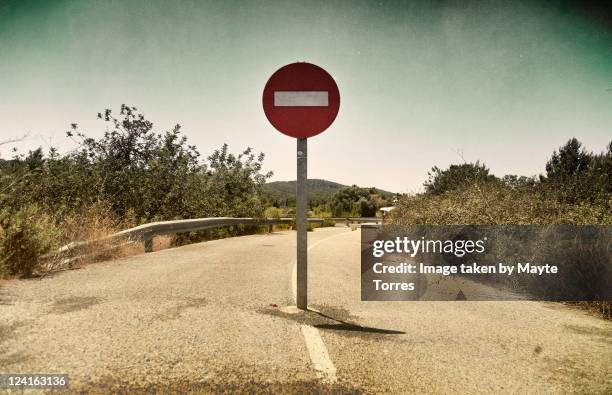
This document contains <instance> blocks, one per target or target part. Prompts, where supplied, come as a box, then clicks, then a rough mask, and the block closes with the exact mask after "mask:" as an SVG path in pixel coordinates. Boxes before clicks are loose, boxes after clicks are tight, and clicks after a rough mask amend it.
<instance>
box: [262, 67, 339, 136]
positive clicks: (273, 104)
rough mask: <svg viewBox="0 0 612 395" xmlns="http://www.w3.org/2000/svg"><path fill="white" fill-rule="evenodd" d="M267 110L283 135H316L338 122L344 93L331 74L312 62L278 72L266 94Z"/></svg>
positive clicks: (271, 121) (264, 102) (274, 124)
mask: <svg viewBox="0 0 612 395" xmlns="http://www.w3.org/2000/svg"><path fill="white" fill-rule="evenodd" d="M263 108H264V112H265V113H266V117H267V118H268V120H269V121H270V123H271V124H272V125H273V126H274V127H275V128H276V129H278V131H280V132H281V133H284V134H286V135H287V136H291V137H296V138H307V137H312V136H316V135H317V134H319V133H321V132H322V131H324V130H325V129H327V128H328V127H329V126H330V125H331V124H332V123H333V122H334V119H336V115H338V110H339V109H340V92H339V91H338V85H336V81H334V79H333V78H332V76H331V75H329V73H328V72H327V71H325V70H323V69H322V68H320V67H319V66H316V65H314V64H311V63H305V62H299V63H291V64H288V65H286V66H283V67H281V68H280V69H278V70H277V71H276V72H275V73H274V74H272V77H270V79H269V80H268V83H267V84H266V87H265V88H264V91H263Z"/></svg>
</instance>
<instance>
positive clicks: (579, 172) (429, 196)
mask: <svg viewBox="0 0 612 395" xmlns="http://www.w3.org/2000/svg"><path fill="white" fill-rule="evenodd" d="M424 187H425V192H423V193H419V194H414V195H405V196H402V197H401V198H400V199H399V201H398V203H397V205H396V209H395V210H394V211H392V213H391V216H390V221H392V222H393V223H397V224H440V225H444V224H542V225H546V224H577V225H584V224H605V225H612V142H611V143H610V144H609V145H608V146H607V147H606V149H605V151H604V152H601V153H593V152H588V151H586V150H585V149H584V148H583V147H582V144H581V143H580V142H579V141H578V140H577V139H575V138H573V139H570V140H569V141H568V142H567V143H566V144H565V145H563V146H562V147H560V148H559V149H558V150H557V151H554V152H553V154H552V156H551V157H550V158H549V160H548V161H547V162H546V164H545V167H544V174H542V175H540V176H533V177H525V176H517V175H506V176H503V177H497V176H494V175H493V174H491V173H490V171H489V169H488V168H487V167H486V166H485V165H484V164H482V163H480V162H475V163H462V164H456V165H451V166H450V167H449V168H447V169H444V170H442V169H440V168H438V167H434V168H432V170H431V171H430V173H429V178H428V180H427V181H426V182H425V183H424ZM581 305H583V306H586V307H587V308H589V309H593V310H595V311H597V312H598V313H600V314H601V315H602V316H604V317H606V318H612V304H611V302H610V301H601V302H595V303H581Z"/></svg>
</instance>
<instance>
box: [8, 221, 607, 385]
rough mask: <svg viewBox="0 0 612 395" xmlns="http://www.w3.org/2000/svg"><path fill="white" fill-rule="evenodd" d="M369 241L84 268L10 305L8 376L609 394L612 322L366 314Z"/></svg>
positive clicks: (236, 248)
mask: <svg viewBox="0 0 612 395" xmlns="http://www.w3.org/2000/svg"><path fill="white" fill-rule="evenodd" d="M359 236H360V234H359V231H358V230H357V231H351V230H350V229H347V228H339V227H338V228H323V229H317V230H316V231H315V232H312V233H310V234H309V244H310V251H309V286H310V292H309V302H310V304H311V306H312V307H313V308H314V310H316V311H312V312H307V313H303V312H296V310H295V309H294V308H291V307H289V306H291V305H293V304H294V303H293V297H292V292H293V291H292V281H291V277H292V272H293V266H294V261H293V259H294V252H295V233H293V232H278V233H274V234H268V235H254V236H245V237H237V238H231V239H224V240H217V241H211V242H206V243H200V244H193V245H189V246H185V247H180V248H174V249H168V250H163V251H159V252H155V253H151V254H146V255H145V254H143V255H139V256H135V257H130V258H125V259H121V260H116V261H113V262H106V263H99V264H93V265H89V266H87V267H85V268H83V269H80V270H75V271H70V272H63V273H58V274H56V275H53V276H50V277H47V278H44V279H43V280H36V279H34V280H26V281H14V282H11V283H9V284H8V285H6V286H5V287H4V288H2V289H1V290H0V291H1V294H0V372H11V373H24V372H34V373H46V372H55V373H68V374H69V375H70V380H71V387H70V388H71V390H73V391H74V390H76V391H78V390H88V392H99V393H106V392H108V391H120V390H121V391H123V392H133V391H137V390H141V391H147V392H151V391H168V390H169V391H189V390H191V391H198V392H231V393H235V392H245V393H252V392H278V393H320V392H326V391H327V390H329V391H333V392H338V393H344V392H350V393H353V392H365V393H413V392H416V393H423V392H427V393H449V392H456V393H487V394H488V393H517V392H519V393H558V392H580V393H606V392H607V393H610V392H612V323H611V322H607V321H604V320H601V319H599V318H597V317H593V316H590V315H589V314H587V313H585V312H583V311H580V310H576V309H572V308H568V307H565V306H562V305H559V304H553V303H538V302H361V301H360V300H359V299H360V289H359V287H360V281H359V274H360V268H359V257H360V256H359V244H360V243H359Z"/></svg>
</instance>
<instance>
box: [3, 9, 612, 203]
mask: <svg viewBox="0 0 612 395" xmlns="http://www.w3.org/2000/svg"><path fill="white" fill-rule="evenodd" d="M542 4H544V2H529V1H522V2H513V3H511V2H506V1H491V2H469V1H465V2H460V1H450V2H446V1H423V2H386V1H337V2H336V1H333V2H329V1H256V2H237V1H236V2H233V1H217V2H213V1H208V2H206V1H188V0H185V1H176V2H171V1H123V0H121V1H119V0H115V1H110V0H109V1H81V0H72V1H65V0H64V1H51V0H49V1H28V0H22V1H3V0H0V120H1V123H0V141H1V140H4V139H7V138H10V137H16V136H19V135H22V134H24V133H27V134H28V135H29V137H28V139H27V140H26V141H24V142H22V143H19V144H13V145H10V147H9V146H3V147H0V155H1V156H2V157H3V158H5V159H6V158H8V157H10V156H11V152H10V148H11V147H13V146H16V147H17V148H19V150H20V151H21V152H27V150H28V149H32V148H36V147H37V146H41V145H42V146H43V147H44V148H46V147H48V146H49V145H52V146H57V147H59V148H60V151H67V150H69V149H71V148H72V147H73V143H72V142H71V141H70V140H68V139H67V138H65V133H64V132H65V131H66V130H67V129H68V128H69V125H70V123H72V122H76V123H78V124H79V125H80V127H81V130H82V131H84V132H86V133H87V134H89V135H91V136H100V135H101V134H102V133H103V132H104V124H103V123H102V122H101V121H98V120H97V119H96V114H97V112H99V111H102V110H103V109H105V108H111V109H113V110H115V111H116V112H117V111H118V109H119V107H120V105H121V104H122V103H126V104H128V105H133V106H136V107H137V108H138V109H139V110H142V111H143V112H144V114H145V115H146V116H147V118H148V119H150V120H151V121H153V122H154V123H155V127H156V129H157V130H159V131H163V130H166V129H169V128H171V127H172V126H173V125H174V124H175V123H180V124H181V125H182V126H183V132H184V133H185V135H187V137H188V138H189V141H190V142H191V143H192V144H195V145H196V146H197V147H198V149H199V150H200V152H202V153H203V154H204V155H208V154H209V153H211V152H212V151H213V150H214V149H216V148H218V147H220V146H221V145H222V144H223V143H228V144H229V145H230V150H232V151H234V152H238V151H240V150H242V149H244V148H245V147H247V146H250V147H253V148H254V149H255V150H256V151H263V152H265V154H266V160H265V168H266V169H267V170H273V171H274V173H275V175H274V178H273V180H290V179H295V140H294V139H292V138H289V137H287V136H284V135H282V134H280V133H279V132H277V131H276V130H274V128H273V127H272V126H271V125H270V124H269V123H268V122H267V120H266V118H265V115H264V113H263V110H262V107H261V93H262V90H263V87H264V85H265V83H266V80H267V79H268V77H269V76H270V75H271V74H272V73H273V72H274V71H275V70H277V69H278V68H279V67H281V66H283V65H285V64H287V63H292V62H295V61H308V62H311V63H315V64H317V65H319V66H321V67H323V68H325V69H326V70H327V71H328V72H329V73H330V74H331V75H332V76H333V77H334V78H335V80H336V82H337V83H338V86H339V88H340V95H341V106H340V113H339V115H338V118H337V119H336V122H335V123H334V124H333V125H332V126H331V128H330V129H328V130H327V131H326V132H324V133H323V134H321V135H319V136H316V137H314V138H312V139H310V140H309V155H308V156H309V178H325V179H328V180H332V181H337V182H340V183H344V184H358V185H361V186H377V187H380V188H383V189H386V190H390V191H394V192H413V191H417V190H419V188H420V186H421V184H422V183H423V181H424V180H425V178H426V176H427V171H428V169H429V168H431V167H432V166H433V165H437V166H439V167H446V166H448V165H449V164H451V163H457V162H460V161H461V158H460V157H459V155H458V154H457V151H460V152H462V153H463V157H464V158H465V159H466V160H467V161H475V160H481V161H483V162H484V163H486V164H487V166H489V167H490V168H491V170H492V171H493V173H495V174H496V175H499V176H501V175H504V174H509V173H511V174H521V175H534V174H539V173H541V172H542V171H543V170H544V164H545V162H546V159H547V158H548V157H549V156H550V154H551V153H552V151H553V149H555V148H558V147H559V146H560V145H562V144H563V143H564V142H565V141H567V140H568V139H569V138H571V137H574V136H575V137H577V138H578V139H579V140H581V141H582V142H583V143H584V144H585V146H586V148H587V149H589V150H594V151H602V150H603V149H604V147H605V145H606V144H607V143H608V142H609V141H610V140H611V139H612V90H610V88H612V32H611V30H610V29H609V26H608V27H607V26H606V25H605V24H604V22H602V21H600V20H598V19H597V18H593V16H592V15H589V14H588V13H585V12H582V10H578V9H574V8H570V7H565V6H564V5H563V4H564V3H563V2H561V1H559V2H548V5H547V6H543V5H542Z"/></svg>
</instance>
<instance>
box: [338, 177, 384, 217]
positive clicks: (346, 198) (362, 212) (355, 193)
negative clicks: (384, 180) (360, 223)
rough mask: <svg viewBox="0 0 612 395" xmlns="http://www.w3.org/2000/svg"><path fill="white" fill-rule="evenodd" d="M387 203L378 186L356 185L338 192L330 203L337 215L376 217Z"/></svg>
mask: <svg viewBox="0 0 612 395" xmlns="http://www.w3.org/2000/svg"><path fill="white" fill-rule="evenodd" d="M386 204H387V201H386V200H385V199H383V198H382V197H381V196H380V195H379V194H378V191H377V190H376V188H360V187H358V186H356V185H353V186H351V187H346V188H343V189H341V190H339V191H338V192H336V193H335V194H334V195H333V196H332V198H331V202H330V203H329V206H330V209H331V212H332V213H333V215H334V216H336V217H349V216H354V217H374V216H376V211H377V210H378V209H379V208H380V207H383V206H384V205H386Z"/></svg>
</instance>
